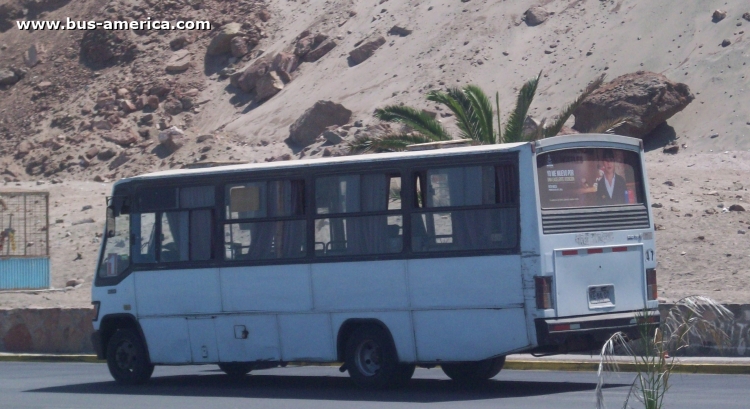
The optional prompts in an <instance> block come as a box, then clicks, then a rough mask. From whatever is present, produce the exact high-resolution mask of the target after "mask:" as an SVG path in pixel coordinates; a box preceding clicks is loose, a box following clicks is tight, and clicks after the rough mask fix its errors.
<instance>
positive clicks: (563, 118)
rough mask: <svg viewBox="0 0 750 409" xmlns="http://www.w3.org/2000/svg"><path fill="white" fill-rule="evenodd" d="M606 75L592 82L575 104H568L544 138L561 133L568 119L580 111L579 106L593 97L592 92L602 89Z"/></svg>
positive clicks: (545, 132)
mask: <svg viewBox="0 0 750 409" xmlns="http://www.w3.org/2000/svg"><path fill="white" fill-rule="evenodd" d="M605 76H606V74H602V75H600V76H599V77H597V78H596V79H595V80H593V81H591V82H590V83H589V85H587V86H586V88H585V89H584V90H583V92H581V95H579V96H578V98H576V99H575V100H574V101H573V102H571V103H570V104H568V105H567V106H566V107H565V108H564V109H563V110H562V112H560V114H559V115H557V117H556V118H555V120H554V121H553V122H552V124H551V125H550V126H549V127H548V128H547V129H545V131H544V137H545V138H548V137H550V136H555V135H557V134H558V133H559V132H560V129H562V127H563V125H565V122H567V120H568V118H570V116H571V115H573V112H575V110H576V109H578V107H579V106H581V104H582V103H583V101H584V100H585V99H586V98H587V97H588V96H589V95H591V93H592V92H594V91H596V89H597V88H599V87H601V86H602V84H603V83H604V77H605Z"/></svg>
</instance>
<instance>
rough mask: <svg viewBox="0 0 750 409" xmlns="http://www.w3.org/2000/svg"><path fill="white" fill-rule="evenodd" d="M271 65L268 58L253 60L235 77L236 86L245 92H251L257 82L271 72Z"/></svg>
mask: <svg viewBox="0 0 750 409" xmlns="http://www.w3.org/2000/svg"><path fill="white" fill-rule="evenodd" d="M271 65H272V61H271V59H270V58H259V59H257V60H255V61H254V62H253V63H252V64H250V66H249V67H247V68H246V69H245V70H244V71H242V74H240V75H239V76H238V77H237V86H239V87H240V89H242V90H243V91H245V92H252V91H253V90H254V89H255V85H256V83H257V82H258V80H260V79H261V78H263V76H264V75H266V74H267V73H268V72H269V71H271Z"/></svg>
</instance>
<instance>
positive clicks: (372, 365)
mask: <svg viewBox="0 0 750 409" xmlns="http://www.w3.org/2000/svg"><path fill="white" fill-rule="evenodd" d="M346 368H347V370H348V371H349V376H351V378H352V380H353V381H354V383H355V384H357V386H359V387H362V388H367V389H385V388H392V387H398V386H403V385H404V384H406V383H407V382H408V381H409V379H411V376H412V375H413V374H414V368H415V366H414V365H413V364H405V363H400V362H399V361H398V354H397V353H396V348H395V347H394V346H393V343H392V342H391V340H390V337H389V336H388V335H387V334H386V332H385V331H384V330H383V329H381V328H378V327H376V326H370V325H366V326H362V327H359V328H358V329H356V330H355V331H354V333H353V334H352V336H351V337H350V338H349V341H348V342H347V344H346Z"/></svg>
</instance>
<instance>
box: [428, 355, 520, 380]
mask: <svg viewBox="0 0 750 409" xmlns="http://www.w3.org/2000/svg"><path fill="white" fill-rule="evenodd" d="M503 365H505V357H504V356H501V357H497V358H490V359H485V360H484V361H477V362H461V363H453V364H448V363H446V364H441V365H440V367H441V368H442V369H443V372H445V374H446V375H448V377H449V378H451V379H453V380H454V381H456V382H461V383H466V384H470V383H476V382H483V381H486V380H489V379H491V378H493V377H495V375H497V374H499V373H500V370H501V369H503Z"/></svg>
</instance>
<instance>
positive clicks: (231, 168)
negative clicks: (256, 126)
mask: <svg viewBox="0 0 750 409" xmlns="http://www.w3.org/2000/svg"><path fill="white" fill-rule="evenodd" d="M528 144H529V143H528V142H520V143H504V144H496V145H479V146H468V147H458V148H444V149H433V150H422V151H413V152H393V153H373V154H364V155H351V156H338V157H331V158H316V159H301V160H289V161H280V162H268V163H244V164H236V165H227V166H216V167H210V168H197V169H174V170H164V171H159V172H153V173H146V174H143V175H138V176H133V177H130V178H126V179H121V180H120V181H118V182H117V183H116V184H119V183H121V182H125V181H132V180H148V179H159V178H171V177H181V176H204V175H212V174H220V173H233V172H243V171H250V170H268V169H288V168H303V167H309V166H322V165H326V164H334V163H340V164H344V163H357V162H383V161H389V160H395V159H404V158H420V157H421V158H430V157H439V156H451V155H457V154H465V153H480V152H504V151H505V152H509V151H516V150H518V148H519V147H521V146H524V145H528Z"/></svg>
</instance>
